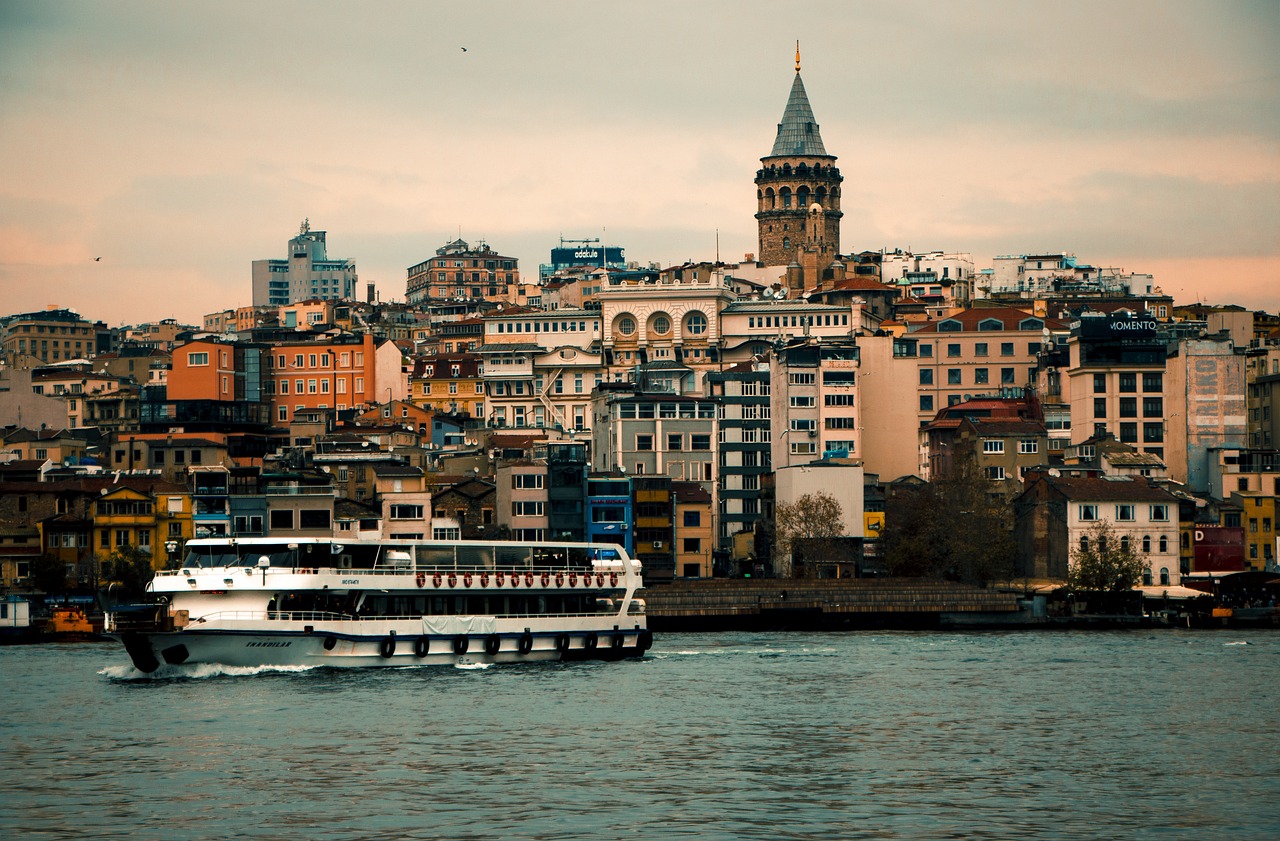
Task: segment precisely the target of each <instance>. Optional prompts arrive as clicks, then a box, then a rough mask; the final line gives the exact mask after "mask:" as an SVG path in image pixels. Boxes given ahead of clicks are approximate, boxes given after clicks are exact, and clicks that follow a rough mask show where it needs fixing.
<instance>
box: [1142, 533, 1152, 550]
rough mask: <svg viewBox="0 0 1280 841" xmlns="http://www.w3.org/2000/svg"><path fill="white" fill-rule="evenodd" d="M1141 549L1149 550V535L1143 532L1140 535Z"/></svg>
mask: <svg viewBox="0 0 1280 841" xmlns="http://www.w3.org/2000/svg"><path fill="white" fill-rule="evenodd" d="M1142 551H1143V552H1150V551H1151V535H1149V534H1144V535H1143V536H1142Z"/></svg>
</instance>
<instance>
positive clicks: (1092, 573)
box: [1067, 520, 1148, 593]
mask: <svg viewBox="0 0 1280 841" xmlns="http://www.w3.org/2000/svg"><path fill="white" fill-rule="evenodd" d="M1147 564H1148V559H1147V556H1146V555H1144V554H1143V553H1142V552H1141V551H1139V550H1137V549H1135V548H1134V545H1133V541H1131V540H1122V539H1120V538H1118V537H1116V534H1115V530H1114V529H1112V528H1111V523H1109V522H1107V521H1106V520H1099V521H1098V522H1096V523H1094V524H1093V525H1092V526H1091V527H1090V528H1089V530H1088V531H1087V532H1086V533H1085V535H1084V539H1083V540H1082V542H1081V545H1080V546H1079V547H1077V548H1076V549H1075V550H1073V551H1072V553H1071V565H1070V567H1069V568H1068V569H1067V583H1068V584H1069V585H1070V586H1071V588H1072V589H1074V590H1088V591H1095V592H1106V593H1118V592H1121V591H1125V590H1130V589H1132V588H1133V587H1134V586H1135V585H1137V584H1138V582H1140V581H1141V580H1142V573H1143V572H1145V571H1146V569H1147Z"/></svg>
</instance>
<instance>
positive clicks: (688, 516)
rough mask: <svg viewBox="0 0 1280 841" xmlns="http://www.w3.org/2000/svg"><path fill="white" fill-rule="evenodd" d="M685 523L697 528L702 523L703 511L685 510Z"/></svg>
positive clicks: (689, 526)
mask: <svg viewBox="0 0 1280 841" xmlns="http://www.w3.org/2000/svg"><path fill="white" fill-rule="evenodd" d="M684 524H685V526H686V527H688V528H697V527H698V526H701V525H702V513H701V512H700V511H686V512H684Z"/></svg>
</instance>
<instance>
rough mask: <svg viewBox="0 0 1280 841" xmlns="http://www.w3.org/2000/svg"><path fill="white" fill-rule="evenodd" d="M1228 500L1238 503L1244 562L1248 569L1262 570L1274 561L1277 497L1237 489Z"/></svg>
mask: <svg viewBox="0 0 1280 841" xmlns="http://www.w3.org/2000/svg"><path fill="white" fill-rule="evenodd" d="M1231 501H1232V502H1234V503H1235V504H1237V505H1239V506H1240V509H1241V510H1240V525H1241V526H1242V527H1243V528H1244V562H1245V564H1247V565H1248V567H1249V569H1251V570H1263V569H1266V568H1267V567H1268V566H1270V565H1272V564H1274V563H1275V560H1276V555H1275V553H1276V534H1277V523H1276V511H1277V508H1278V506H1277V505H1276V497H1274V496H1272V495H1270V494H1266V493H1261V492H1258V491H1236V492H1235V493H1233V494H1231Z"/></svg>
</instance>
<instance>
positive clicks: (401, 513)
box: [391, 503, 422, 520]
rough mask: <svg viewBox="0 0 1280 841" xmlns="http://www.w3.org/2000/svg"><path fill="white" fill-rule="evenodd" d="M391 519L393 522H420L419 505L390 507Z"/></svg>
mask: <svg viewBox="0 0 1280 841" xmlns="http://www.w3.org/2000/svg"><path fill="white" fill-rule="evenodd" d="M391 519H393V520H421V519H422V506H421V505H406V504H404V503H398V504H396V505H392V506H391Z"/></svg>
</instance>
